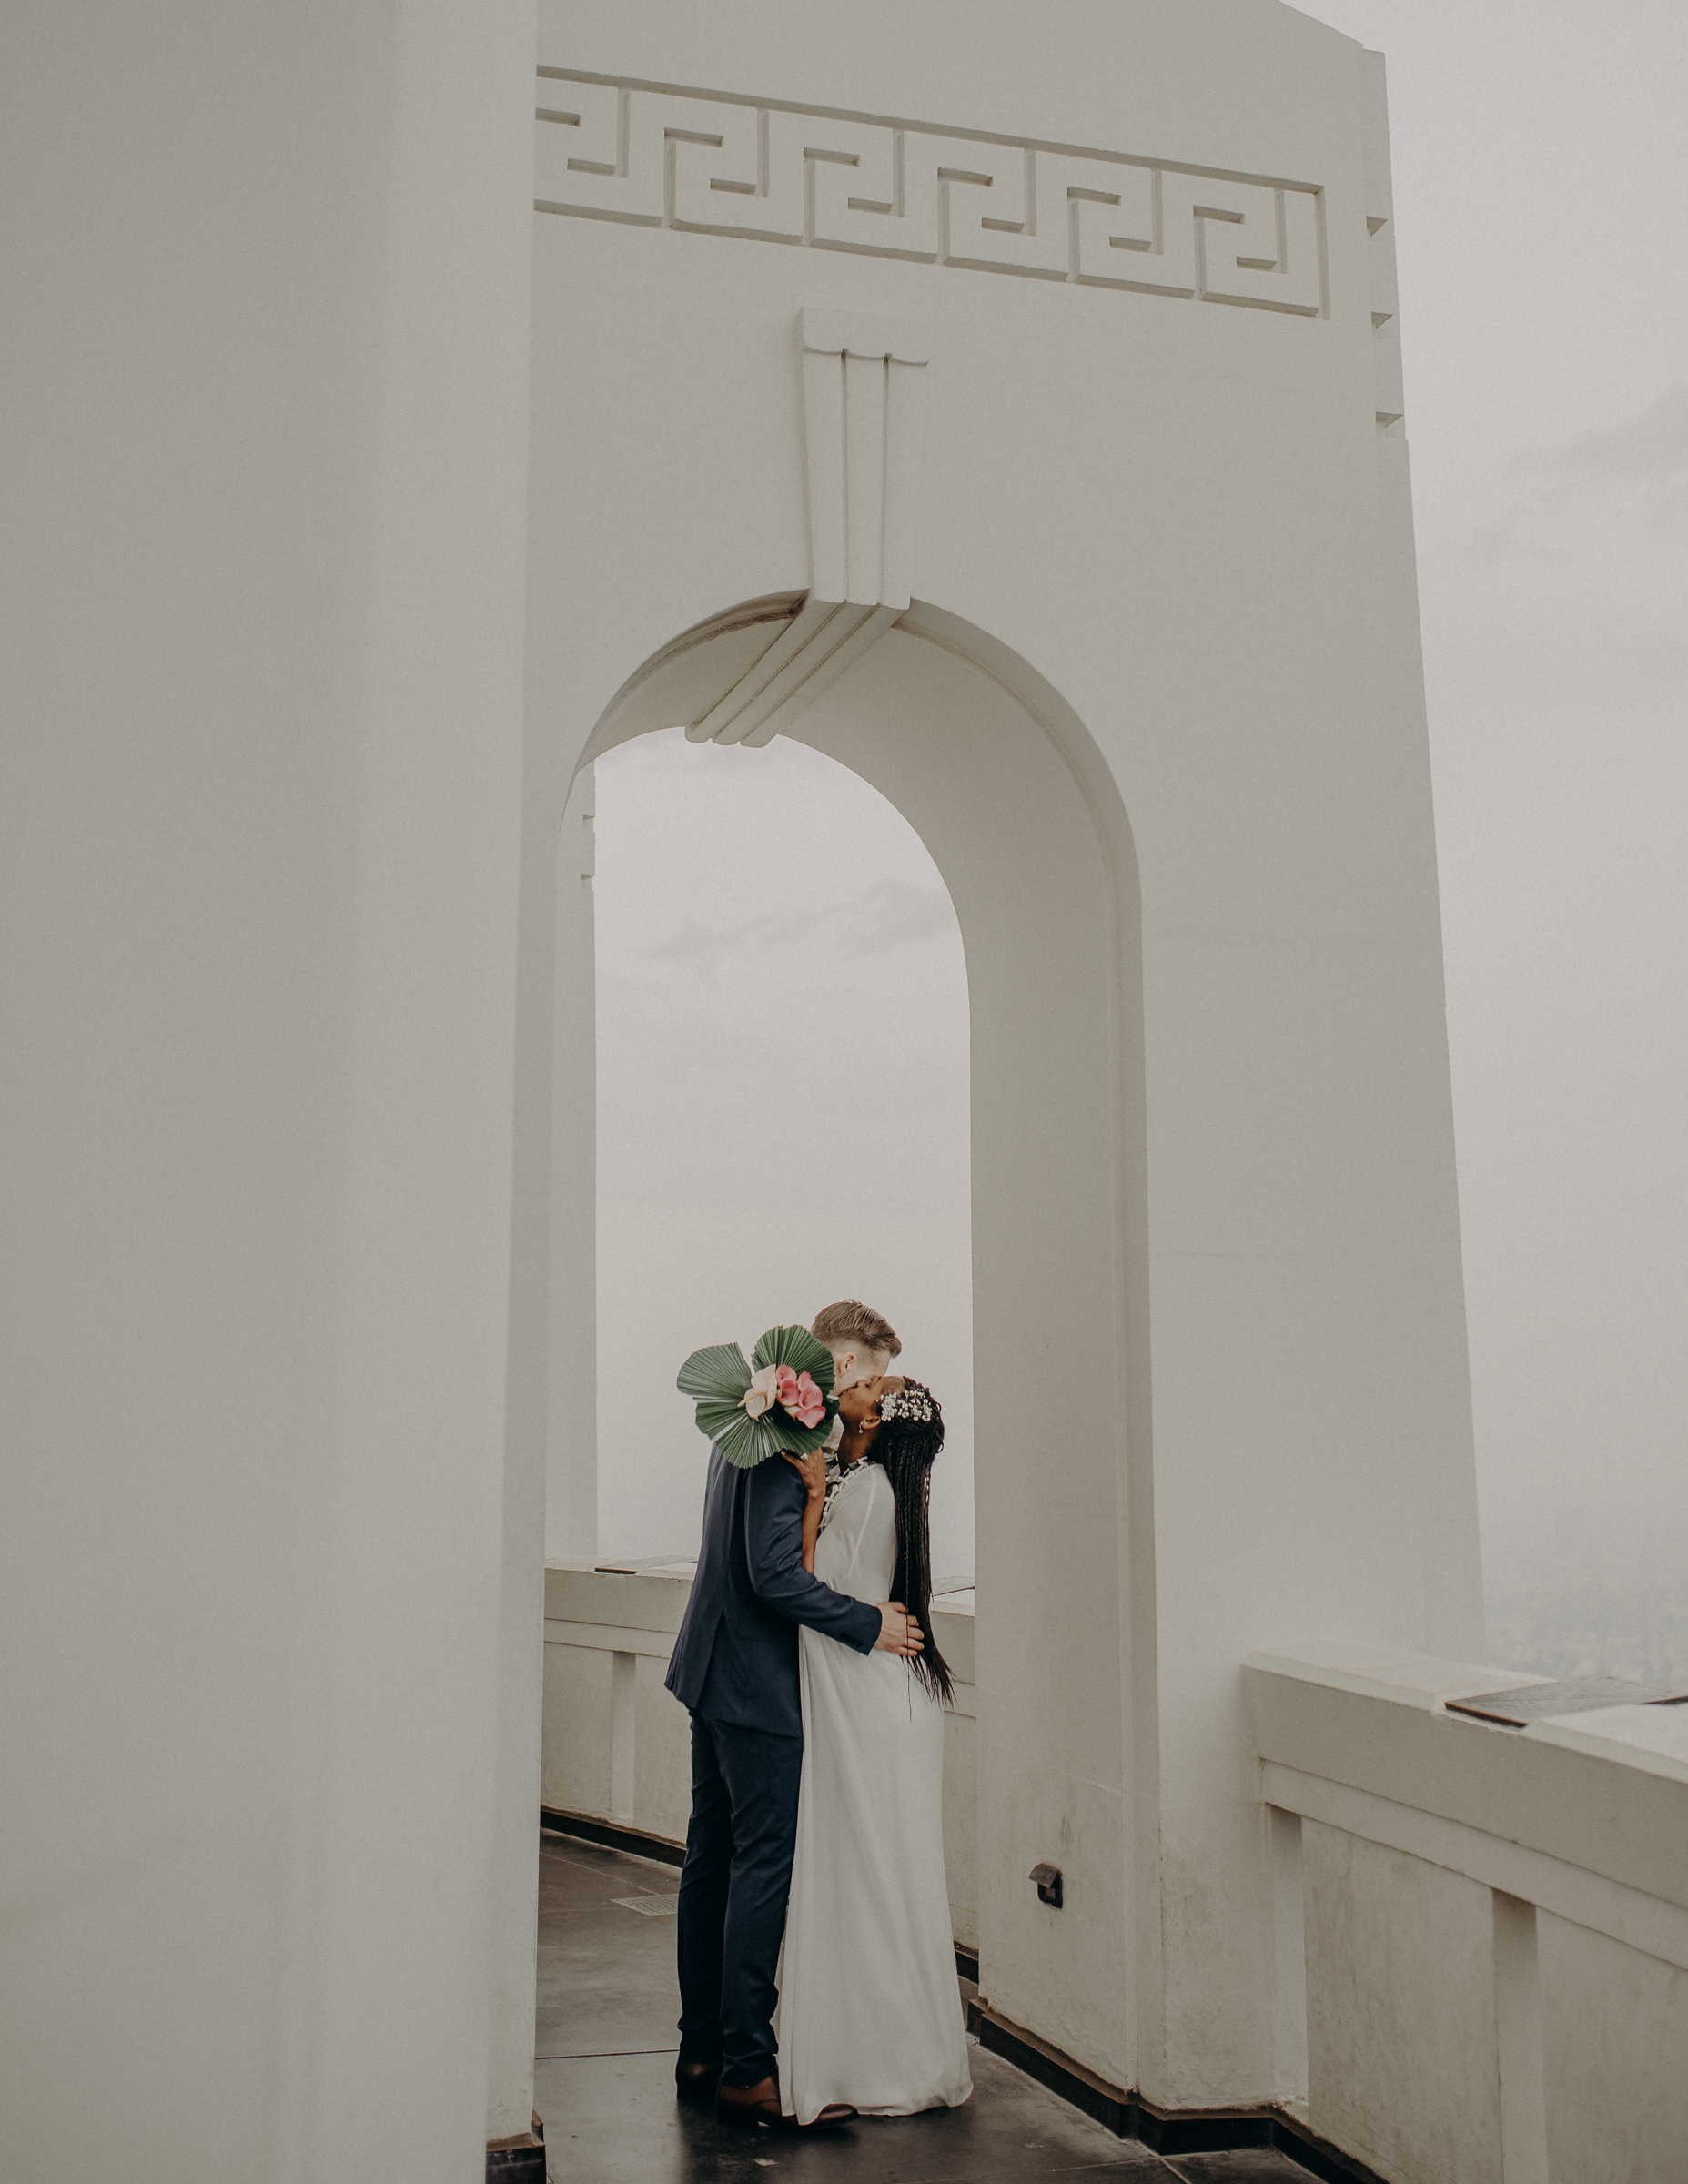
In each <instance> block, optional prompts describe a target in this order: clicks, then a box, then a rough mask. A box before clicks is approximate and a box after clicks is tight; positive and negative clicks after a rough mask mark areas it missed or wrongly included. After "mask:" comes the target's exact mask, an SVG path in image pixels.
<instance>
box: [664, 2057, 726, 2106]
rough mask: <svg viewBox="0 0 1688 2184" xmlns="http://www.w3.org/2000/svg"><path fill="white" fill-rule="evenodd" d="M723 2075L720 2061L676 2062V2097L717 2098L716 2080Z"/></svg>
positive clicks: (701, 2099) (695, 2099)
mask: <svg viewBox="0 0 1688 2184" xmlns="http://www.w3.org/2000/svg"><path fill="white" fill-rule="evenodd" d="M720 2076H721V2065H720V2064H719V2063H676V2064H675V2065H674V2098H675V2099H676V2100H694V2101H697V2102H700V2103H702V2102H703V2101H708V2100H713V2099H714V2098H715V2080H716V2079H717V2078H719V2077H720Z"/></svg>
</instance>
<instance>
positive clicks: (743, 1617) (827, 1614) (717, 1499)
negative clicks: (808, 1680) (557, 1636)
mask: <svg viewBox="0 0 1688 2184" xmlns="http://www.w3.org/2000/svg"><path fill="white" fill-rule="evenodd" d="M804 1500H805V1495H804V1484H803V1481H802V1480H801V1479H800V1478H799V1477H798V1475H797V1473H796V1472H795V1471H793V1469H792V1467H791V1465H790V1464H789V1463H786V1462H784V1461H783V1460H782V1459H781V1458H780V1457H778V1456H770V1457H769V1458H767V1460H766V1461H764V1462H762V1463H759V1464H757V1465H756V1466H755V1467H754V1469H753V1470H751V1471H740V1469H739V1468H738V1466H737V1465H736V1464H733V1463H729V1462H728V1461H727V1460H726V1458H725V1457H724V1456H723V1454H722V1452H721V1451H720V1450H719V1449H716V1448H712V1449H711V1450H710V1451H709V1483H708V1485H707V1486H706V1487H705V1489H704V1491H703V1542H702V1546H701V1547H700V1548H699V1549H698V1558H697V1575H696V1576H695V1577H694V1578H693V1579H692V1598H691V1600H690V1601H689V1602H688V1603H687V1604H686V1612H685V1615H684V1617H683V1618H682V1622H681V1625H680V1635H679V1636H678V1637H677V1638H676V1639H675V1641H674V1651H673V1654H672V1658H671V1659H670V1661H669V1663H668V1674H667V1677H666V1678H665V1679H664V1680H665V1682H666V1683H667V1685H668V1688H669V1690H670V1691H672V1693H673V1694H674V1696H675V1697H676V1698H677V1699H678V1700H679V1701H680V1703H681V1704H682V1706H689V1707H690V1708H691V1709H692V1711H693V1712H694V1713H697V1714H705V1715H707V1716H708V1718H709V1719H710V1720H711V1721H719V1722H733V1723H736V1724H739V1725H740V1726H741V1727H743V1728H746V1729H767V1730H772V1731H773V1733H774V1734H776V1735H780V1736H801V1735H802V1734H803V1708H802V1704H801V1702H800V1701H799V1698H798V1694H797V1625H798V1624H799V1623H807V1624H808V1625H809V1627H810V1629H811V1630H814V1631H820V1632H822V1633H824V1635H825V1636H826V1637H828V1638H837V1639H840V1640H842V1642H843V1643H844V1644H845V1645H853V1646H854V1648H855V1650H856V1651H857V1653H872V1652H873V1650H874V1644H875V1643H876V1642H877V1640H878V1637H879V1632H880V1627H881V1626H880V1620H879V1611H878V1609H877V1608H875V1607H873V1606H871V1605H869V1603H867V1602H865V1601H860V1600H852V1599H850V1598H849V1597H848V1595H847V1594H845V1593H834V1591H833V1589H832V1587H831V1586H830V1585H824V1584H822V1582H821V1581H820V1580H819V1578H817V1577H811V1576H810V1574H809V1572H807V1571H806V1570H805V1569H804V1566H803V1511H804Z"/></svg>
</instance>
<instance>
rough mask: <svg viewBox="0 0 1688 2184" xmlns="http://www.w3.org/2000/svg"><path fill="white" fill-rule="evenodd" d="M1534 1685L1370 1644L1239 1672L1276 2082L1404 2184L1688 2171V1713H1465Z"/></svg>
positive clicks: (1280, 1658) (1278, 1659)
mask: <svg viewBox="0 0 1688 2184" xmlns="http://www.w3.org/2000/svg"><path fill="white" fill-rule="evenodd" d="M1244 1682H1245V1684H1246V1687H1247V1691H1248V1702H1249V1707H1250V1710H1251V1712H1252V1714H1253V1716H1254V1721H1255V1724H1256V1729H1257V1732H1258V1750H1259V1754H1260V1759H1261V1763H1262V1764H1261V1793H1262V1799H1263V1805H1264V1808H1265V1817H1266V1821H1267V1824H1268V1826H1269V1845H1270V1851H1271V1855H1272V1858H1273V1861H1274V1872H1275V1876H1276V1882H1277V1889H1276V1897H1277V1902H1276V1909H1277V1917H1276V1921H1275V1936H1274V1938H1275V1949H1276V1957H1277V1978H1276V1981H1275V1994H1276V2012H1275V2016H1276V2023H1275V2033H1276V2037H1277V2045H1278V2048H1279V2070H1280V2076H1281V2077H1282V2078H1283V2080H1284V2081H1285V2090H1286V2093H1287V2094H1288V2095H1289V2098H1291V2099H1292V2100H1294V2099H1295V2096H1296V2095H1297V2094H1298V2093H1299V2096H1300V2099H1301V2100H1304V2101H1305V2104H1306V2105H1305V2113H1306V2116H1307V2120H1308V2122H1309V2125H1310V2127H1311V2128H1312V2129H1313V2130H1314V2131H1315V2132H1316V2133H1317V2134H1318V2135H1319V2137H1320V2138H1322V2139H1327V2140H1328V2141H1329V2142H1330V2143H1331V2144H1333V2145H1335V2146H1339V2147H1340V2148H1342V2149H1344V2151H1345V2152H1347V2153H1349V2154H1350V2155H1353V2156H1356V2157H1358V2159H1360V2160H1361V2161H1363V2162H1365V2163H1366V2164H1367V2165H1368V2166H1369V2167H1370V2168H1371V2169H1374V2170H1376V2171H1377V2172H1378V2174H1379V2175H1380V2176H1382V2177H1386V2178H1388V2179H1391V2184H1394V2180H1396V2179H1399V2180H1400V2184H1489V2180H1490V2179H1493V2184H1550V2180H1551V2184H1673V2180H1674V2179H1683V2178H1688V1707H1676V1706H1657V1705H1622V1706H1612V1707H1607V1708H1603V1709H1602V1710H1601V1711H1600V1712H1598V1713H1594V1712H1590V1713H1582V1714H1569V1715H1564V1716H1561V1717H1560V1718H1557V1719H1553V1720H1546V1721H1539V1722H1534V1723H1532V1724H1531V1725H1529V1726H1528V1727H1525V1728H1522V1729H1517V1728H1503V1727H1500V1726H1497V1725H1494V1724H1489V1723H1484V1722H1480V1721H1476V1720H1473V1719H1471V1718H1470V1717H1469V1716H1466V1715H1463V1714H1458V1713H1450V1712H1449V1711H1448V1702H1450V1701H1452V1700H1457V1699H1464V1698H1471V1697H1474V1696H1476V1695H1477V1694H1481V1693H1486V1692H1496V1691H1501V1690H1507V1689H1517V1688H1520V1687H1523V1686H1528V1685H1532V1684H1538V1683H1540V1682H1541V1679H1540V1678H1537V1677H1531V1676H1519V1675H1511V1674H1508V1673H1506V1672H1505V1671H1503V1670H1499V1669H1494V1668H1483V1667H1473V1666H1470V1665H1467V1664H1464V1663H1458V1662H1450V1661H1441V1660H1435V1659H1430V1658H1427V1657H1425V1656H1423V1655H1420V1654H1416V1653H1399V1652H1396V1651H1394V1650H1393V1649H1391V1648H1388V1647H1383V1646H1364V1645H1353V1644H1330V1645H1317V1646H1301V1647H1298V1649H1297V1651H1296V1653H1295V1654H1294V1655H1293V1656H1289V1655H1283V1654H1277V1653H1257V1654H1255V1655H1253V1656H1252V1657H1251V1658H1250V1659H1249V1661H1248V1663H1247V1664H1246V1666H1245V1669H1244ZM1296 2105H1298V2106H1299V2101H1296Z"/></svg>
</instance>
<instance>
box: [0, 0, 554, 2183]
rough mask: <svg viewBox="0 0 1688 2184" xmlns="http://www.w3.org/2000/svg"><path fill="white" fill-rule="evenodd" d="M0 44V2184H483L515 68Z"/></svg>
mask: <svg viewBox="0 0 1688 2184" xmlns="http://www.w3.org/2000/svg"><path fill="white" fill-rule="evenodd" d="M6 31H7V33H8V39H7V43H8V45H9V48H10V49H9V50H8V51H7V52H6V53H5V56H3V57H0V83H3V84H4V86H5V93H4V96H5V102H6V110H5V115H4V117H3V126H0V161H3V162H4V173H3V174H0V188H3V189H4V193H5V199H6V202H7V205H8V207H9V211H8V217H7V222H6V228H5V234H6V243H5V249H6V253H7V256H6V262H5V266H4V268H0V278H3V280H4V287H5V294H6V297H7V308H6V313H5V334H4V337H3V339H4V340H5V359H4V370H5V384H6V387H7V399H6V402H5V405H4V409H0V466H3V470H4V480H3V490H4V492H5V502H6V506H7V510H8V517H7V524H8V537H9V542H10V543H9V550H8V555H7V559H6V561H5V566H4V570H3V571H0V587H3V589H4V594H5V596H4V601H3V602H0V612H4V615H5V621H6V623H7V625H8V629H9V631H10V632H11V634H10V638H9V642H8V650H7V653H6V662H5V667H4V669H3V670H0V675H3V677H4V682H3V684H0V715H3V716H4V718H5V722H6V740H7V746H8V753H9V756H10V758H11V762H12V768H13V772H12V778H11V780H10V782H9V783H8V784H7V787H6V791H5V795H4V797H0V807H3V809H4V820H3V821H0V824H4V826H5V833H6V836H7V838H6V840H5V842H4V843H3V844H0V870H3V871H4V873H5V885H6V887H7V889H8V891H9V893H10V898H11V899H10V900H9V902H8V903H7V904H6V905H5V915H4V923H5V930H6V932H7V935H8V948H7V957H6V968H5V980H6V986H5V1010H6V1026H5V1042H6V1046H7V1051H8V1055H9V1063H8V1081H9V1087H10V1092H9V1097H10V1099H11V1101H12V1107H11V1111H10V1112H9V1114H8V1115H7V1116H6V1117H5V1126H4V1128H0V1142H3V1143H4V1147H5V1150H4V1154H0V1158H4V1159H5V1162H6V1163H7V1164H8V1166H9V1167H10V1169H11V1173H10V1174H9V1176H8V1177H7V1178H6V1182H5V1189H6V1198H7V1203H8V1206H9V1208H10V1210H9V1212H8V1215H7V1218H6V1220H5V1223H4V1225H3V1226H0V1269H3V1270H4V1275H5V1306H4V1312H3V1314H0V1320H3V1322H4V1325H5V1330H6V1332H7V1335H8V1337H9V1338H10V1340H11V1341H12V1342H13V1344H14V1345H15V1350H14V1354H13V1357H12V1359H11V1360H9V1361H8V1363H7V1365H6V1368H5V1371H4V1373H3V1374H0V1385H3V1386H4V1396H3V1397H0V1401H3V1402H4V1406H5V1415H4V1416H3V1417H0V1441H4V1443H5V1446H6V1448H7V1450H8V1451H9V1459H8V1461H9V1464H11V1465H13V1466H15V1492H14V1494H13V1495H12V1496H11V1498H10V1509H9V1513H8V1518H7V1522H6V1525H5V1529H4V1533H3V1534H0V1540H3V1544H0V1556H4V1559H5V1568H4V1570H0V1603H4V1604H3V1606H0V1616H4V1619H5V1626H6V1627H5V1632H4V1643H5V1649H6V1653H7V1657H8V1658H9V1659H10V1660H11V1661H12V1662H13V1663H15V1664H20V1666H21V1673H15V1674H14V1675H13V1676H12V1677H10V1678H9V1679H8V1680H7V1685H6V1697H5V1719H4V1722H3V1723H0V1745H3V1748H4V1749H5V1754H6V1772H7V1778H8V1782H9V1784H10V1785H11V1802H10V1805H9V1812H8V1820H7V1825H6V1828H5V1837H4V1845H3V1846H0V1861H3V1863H0V1890H3V1892H4V1915H5V1924H6V1930H7V1946H6V1953H5V1970H4V1973H3V1974H0V1979H3V1980H4V1986H3V1987H0V2114H3V2115H4V2116H5V2163H4V2166H5V2168H6V2170H7V2173H8V2174H11V2173H15V2174H17V2175H18V2176H20V2177H21V2176H43V2177H45V2176H47V2175H49V2174H52V2175H65V2176H77V2177H95V2176H106V2175H112V2176H116V2175H122V2176H123V2177H125V2178H126V2179H130V2180H131V2184H152V2180H154V2179H157V2184H166V2180H168V2184H180V2180H181V2179H198V2178H210V2177H216V2178H217V2179H227V2184H244V2180H245V2179H265V2180H267V2184H268V2179H278V2180H280V2179H289V2180H294V2184H339V2180H340V2179H346V2180H347V2184H349V2180H350V2179H354V2178H356V2179H367V2178H369V2177H373V2176H382V2177H400V2176H402V2177H404V2178H406V2179H409V2180H411V2184H426V2180H430V2179H440V2184H444V2180H445V2179H452V2184H461V2179H464V2178H465V2177H469V2176H471V2175H473V2174H475V2173H476V2171H477V2169H478V2167H479V2165H480V2160H481V2158H482V2156H481V2148H482V2142H483V2137H484V2127H485V2115H486V2107H485V2094H486V2083H485V2079H486V2028H485V2019H486V1993H487V1951H488V1942H487V1935H488V1903H489V1876H490V1847H491V1842H490V1819H491V1807H492V1797H491V1784H492V1776H493V1769H494V1720H495V1715H496V1713H497V1665H498V1636H499V1614H500V1561H501V1525H502V1522H503V1495H504V1430H505V1381H504V1375H505V1360H506V1347H507V1331H508V1330H507V1324H506V1296H507V1285H508V1279H509V1271H510V1127H511V1125H510V1117H511V1101H512V1057H513V1020H514V956H515V925H516V892H515V872H516V865H517V850H518V839H519V817H520V799H521V742H520V733H521V616H522V605H521V602H522V560H523V552H524V539H523V504H524V490H525V471H524V450H525V440H526V385H525V375H526V358H527V347H526V328H527V318H528V309H527V288H528V279H529V226H530V215H529V211H528V206H529V201H530V198H531V178H530V175H529V172H528V166H529V160H530V157H531V154H530V147H529V131H528V127H527V116H528V113H529V111H530V110H531V88H530V71H531V54H532V35H533V34H532V25H531V20H529V19H528V15H527V12H526V11H524V9H523V7H522V6H521V5H510V6H508V7H495V8H490V9H489V8H479V9H464V8H461V7H459V6H456V5H450V0H389V5H383V6H381V7H379V8H374V9H366V8H347V7H343V6H339V5H324V4H323V0H301V5H298V6H294V7H290V8H287V9H274V8H269V9H265V8H258V7H255V6H252V5H248V4H247V0H234V4H233V5H230V4H229V0H216V4H213V0H161V4H160V5H155V6H152V7H149V8H147V9H142V10H137V9H135V8H133V7H126V6H121V5H114V4H112V0H82V4H78V0H53V4H52V5H45V0H21V4H20V5H17V6H15V7H13V8H12V9H10V10H9V11H8V14H7V18H6ZM419 1600H421V1601H425V1602H426V1603H427V1613H425V1614H419V1613H417V1608H416V1603H418V1601H419ZM524 2120H525V2119H524Z"/></svg>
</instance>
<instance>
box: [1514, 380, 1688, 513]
mask: <svg viewBox="0 0 1688 2184" xmlns="http://www.w3.org/2000/svg"><path fill="white" fill-rule="evenodd" d="M1507 470H1508V471H1509V473H1510V474H1511V475H1512V476H1514V477H1520V478H1532V477H1533V478H1541V479H1544V480H1550V481H1552V482H1554V483H1557V484H1558V485H1560V487H1561V488H1562V490H1571V491H1575V490H1582V489H1586V488H1588V487H1599V486H1601V485H1603V484H1605V483H1606V482H1607V481H1608V480H1613V479H1619V480H1629V479H1639V480H1643V482H1645V481H1649V480H1651V481H1653V482H1655V483H1658V484H1661V485H1663V484H1668V483H1669V482H1671V481H1672V480H1675V479H1677V478H1680V477H1682V475H1683V473H1684V472H1685V471H1688V379H1684V380H1683V381H1682V382H1681V383H1680V384H1679V385H1677V386H1675V387H1667V388H1666V389H1665V390H1664V392H1663V394H1662V395H1661V396H1660V397H1659V399H1658V400H1657V401H1656V402H1653V403H1651V404H1649V406H1648V407H1647V408H1646V409H1645V410H1643V411H1642V412H1641V414H1640V416H1639V417H1632V418H1631V419H1629V420H1628V421H1627V422H1626V423H1624V424H1621V425H1602V426H1600V427H1597V428H1596V429H1595V430H1593V431H1592V432H1579V433H1577V434H1576V435H1575V437H1574V438H1572V439H1571V440H1566V442H1565V443H1564V445H1563V446H1562V447H1560V448H1554V449H1552V450H1546V451H1538V452H1534V453H1531V454H1527V455H1515V456H1514V457H1513V458H1512V460H1511V462H1510V463H1509V464H1508V465H1507Z"/></svg>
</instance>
